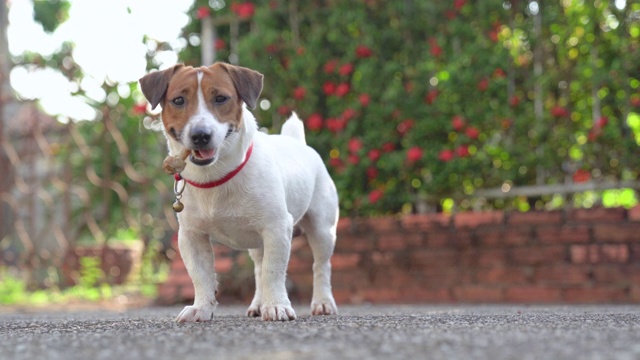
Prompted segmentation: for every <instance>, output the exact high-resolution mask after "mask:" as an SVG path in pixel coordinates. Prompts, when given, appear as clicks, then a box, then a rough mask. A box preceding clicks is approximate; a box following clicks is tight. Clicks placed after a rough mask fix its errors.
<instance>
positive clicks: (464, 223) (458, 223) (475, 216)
mask: <svg viewBox="0 0 640 360" xmlns="http://www.w3.org/2000/svg"><path fill="white" fill-rule="evenodd" d="M503 222H504V213H503V212H501V211H484V212H463V213H458V214H456V215H455V216H454V217H453V224H454V226H455V227H456V228H465V227H470V228H475V227H479V226H495V225H501V224H502V223H503Z"/></svg>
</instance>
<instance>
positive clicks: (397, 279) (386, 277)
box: [371, 267, 415, 289]
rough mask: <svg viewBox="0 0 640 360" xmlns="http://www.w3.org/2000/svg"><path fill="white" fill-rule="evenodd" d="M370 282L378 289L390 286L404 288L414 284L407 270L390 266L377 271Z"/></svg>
mask: <svg viewBox="0 0 640 360" xmlns="http://www.w3.org/2000/svg"><path fill="white" fill-rule="evenodd" d="M371 283H372V285H373V286H374V287H376V288H380V289H384V288H390V287H396V288H404V287H406V286H411V285H413V284H415V280H414V279H413V278H412V276H411V274H410V273H409V272H407V271H403V270H398V269H395V268H393V267H391V268H389V269H386V270H385V271H378V272H377V273H376V274H375V276H374V279H373V281H372V282H371Z"/></svg>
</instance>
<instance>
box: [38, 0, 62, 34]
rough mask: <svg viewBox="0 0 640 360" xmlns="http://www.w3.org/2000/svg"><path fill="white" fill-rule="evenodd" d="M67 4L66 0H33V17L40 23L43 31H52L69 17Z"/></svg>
mask: <svg viewBox="0 0 640 360" xmlns="http://www.w3.org/2000/svg"><path fill="white" fill-rule="evenodd" d="M69 6H70V4H69V2H68V1H66V0H35V1H34V2H33V19H34V20H35V21H37V22H39V23H40V24H41V25H42V28H43V29H44V31H46V32H48V33H52V32H54V31H55V30H56V29H57V28H58V26H59V25H60V24H62V23H63V22H65V21H66V20H67V19H68V18H69Z"/></svg>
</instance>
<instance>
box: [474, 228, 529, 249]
mask: <svg viewBox="0 0 640 360" xmlns="http://www.w3.org/2000/svg"><path fill="white" fill-rule="evenodd" d="M475 237H476V241H477V243H478V244H479V245H480V246H490V247H495V246H504V245H508V246H521V245H525V244H528V243H529V242H530V241H531V238H532V237H533V232H532V230H531V227H529V226H526V227H525V226H521V227H518V228H515V229H514V228H483V229H479V230H477V231H476V232H475Z"/></svg>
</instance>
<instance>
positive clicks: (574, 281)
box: [534, 264, 590, 285]
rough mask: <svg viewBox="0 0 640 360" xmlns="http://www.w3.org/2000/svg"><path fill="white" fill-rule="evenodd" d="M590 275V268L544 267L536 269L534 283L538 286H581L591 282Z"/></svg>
mask: <svg viewBox="0 0 640 360" xmlns="http://www.w3.org/2000/svg"><path fill="white" fill-rule="evenodd" d="M589 273H590V268H589V267H588V266H581V265H563V264H552V265H544V266H538V267H536V268H535V270H534V281H535V283H537V284H551V285H580V284H584V283H587V282H588V281H590V277H589Z"/></svg>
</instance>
